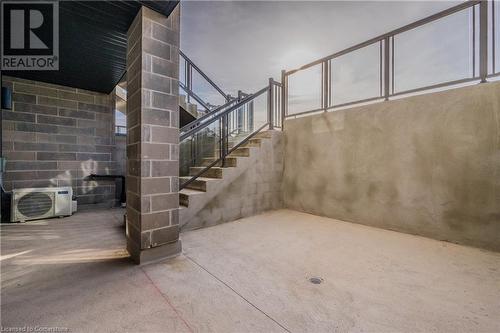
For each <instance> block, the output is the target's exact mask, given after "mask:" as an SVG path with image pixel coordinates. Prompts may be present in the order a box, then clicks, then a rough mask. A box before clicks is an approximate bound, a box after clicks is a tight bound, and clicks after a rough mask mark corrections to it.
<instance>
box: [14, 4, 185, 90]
mask: <svg viewBox="0 0 500 333" xmlns="http://www.w3.org/2000/svg"><path fill="white" fill-rule="evenodd" d="M178 2H179V1H178V0H176V1H135V0H134V1H60V2H59V71H4V74H5V75H10V76H15V77H20V78H25V79H29V80H36V81H43V82H48V83H55V84H60V85H65V86H70V87H75V88H81V89H87V90H92V91H98V92H103V93H110V92H111V91H112V90H113V89H114V87H115V85H116V84H117V83H118V82H119V80H120V78H121V77H122V76H123V74H124V73H125V70H126V52H127V30H128V28H129V26H130V24H131V23H132V21H133V20H134V18H135V16H136V15H137V13H138V11H139V9H140V8H141V5H144V6H146V7H149V8H151V9H153V10H155V11H157V12H160V13H163V14H164V15H167V16H168V15H169V14H170V13H171V12H172V10H173V9H174V7H175V6H176V5H177V3H178Z"/></svg>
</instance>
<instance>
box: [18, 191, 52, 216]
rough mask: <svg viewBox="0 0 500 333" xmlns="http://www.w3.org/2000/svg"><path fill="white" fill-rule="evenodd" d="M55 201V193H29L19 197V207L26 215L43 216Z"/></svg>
mask: <svg viewBox="0 0 500 333" xmlns="http://www.w3.org/2000/svg"><path fill="white" fill-rule="evenodd" d="M53 201H54V195H53V193H41V192H33V193H28V194H26V195H25V196H23V197H22V198H21V199H19V202H18V203H17V209H18V210H19V212H20V213H21V214H23V215H24V216H26V217H35V216H42V215H45V214H47V213H48V212H49V211H50V210H51V209H52V205H53Z"/></svg>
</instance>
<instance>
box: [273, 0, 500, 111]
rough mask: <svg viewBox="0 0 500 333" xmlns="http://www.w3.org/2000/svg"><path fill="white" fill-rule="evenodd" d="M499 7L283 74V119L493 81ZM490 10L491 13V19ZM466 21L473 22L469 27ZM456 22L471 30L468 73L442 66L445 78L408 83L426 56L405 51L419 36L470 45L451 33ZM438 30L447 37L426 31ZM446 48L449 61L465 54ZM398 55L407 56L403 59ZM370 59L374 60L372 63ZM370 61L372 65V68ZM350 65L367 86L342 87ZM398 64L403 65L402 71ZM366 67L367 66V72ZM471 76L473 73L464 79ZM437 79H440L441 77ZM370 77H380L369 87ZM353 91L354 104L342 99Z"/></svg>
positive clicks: (489, 5) (443, 18)
mask: <svg viewBox="0 0 500 333" xmlns="http://www.w3.org/2000/svg"><path fill="white" fill-rule="evenodd" d="M497 6H498V4H497V5H495V2H494V1H472V0H471V1H467V2H464V3H461V4H459V5H457V6H454V7H451V8H449V9H446V10H444V11H441V12H439V13H437V14H434V15H431V16H429V17H426V18H424V19H421V20H418V21H416V22H413V23H411V24H408V25H406V26H403V27H401V28H398V29H395V30H393V31H390V32H388V33H386V34H383V35H380V36H378V37H375V38H372V39H369V40H367V41H365V42H362V43H359V44H357V45H354V46H352V47H349V48H347V49H345V50H342V51H340V52H336V53H334V54H331V55H329V56H326V57H323V58H321V59H318V60H316V61H313V62H311V63H308V64H306V65H304V66H302V67H300V68H297V69H293V70H288V71H286V70H283V71H282V76H281V83H282V85H283V89H282V96H281V97H282V100H283V103H282V118H283V119H285V118H287V117H295V116H299V115H305V114H309V113H317V112H322V111H324V112H326V111H328V110H331V109H334V108H341V107H347V106H350V105H355V104H360V103H367V102H374V101H383V100H388V99H390V98H392V97H397V96H401V95H409V94H413V93H417V92H421V91H426V90H432V89H437V88H443V87H451V86H456V85H461V84H466V83H473V82H475V81H477V82H486V81H487V79H488V78H490V77H494V76H498V75H500V72H499V69H498V68H497V65H496V57H497V54H498V53H497V52H496V49H497V47H498V45H497V40H496V38H497V37H496V36H498V34H499V32H498V26H497V23H496V22H495V21H496V20H498V18H497V16H498V15H500V14H499V13H498V8H496V7H497ZM489 11H491V12H490V14H489V13H488V12H489ZM465 19H467V20H468V22H463V20H465ZM450 21H454V22H458V23H459V25H461V28H464V27H465V28H466V29H462V30H465V33H467V42H466V43H468V44H467V45H465V46H466V47H469V48H470V50H469V49H468V55H469V57H470V59H465V60H463V61H462V62H463V63H465V62H466V63H467V64H466V66H468V67H467V68H465V69H463V68H461V69H460V71H462V73H459V70H456V72H449V73H446V72H445V70H446V68H440V67H437V68H438V69H439V71H441V72H442V73H440V74H441V75H442V78H436V77H425V78H424V79H423V80H422V81H423V83H420V84H419V83H417V82H414V81H416V79H415V78H412V77H407V78H406V79H407V80H403V79H402V78H404V74H405V73H408V72H410V73H411V70H413V71H414V72H415V71H418V70H415V69H412V68H411V66H410V65H411V64H412V63H411V61H413V62H415V61H418V59H419V52H422V50H415V51H414V52H413V53H410V52H408V50H404V47H405V46H408V45H410V46H412V43H413V42H414V39H415V38H417V37H419V38H420V39H422V40H423V41H426V40H425V38H423V37H426V36H429V35H431V36H433V37H434V38H437V39H438V40H439V41H440V43H441V44H443V43H444V42H443V41H448V43H451V42H450V40H451V41H454V42H455V43H456V46H461V47H462V48H464V45H463V44H464V41H460V40H458V37H456V35H457V34H458V32H457V31H454V30H453V29H451V28H450V25H449V22H450ZM467 23H468V25H467ZM433 25H434V27H433V28H434V29H436V28H439V29H443V31H444V32H445V33H443V34H434V35H432V34H429V32H428V31H427V30H425V29H429V28H432V26H433ZM423 29H424V30H423ZM419 34H420V35H419ZM426 34H427V35H426ZM489 36H491V39H489ZM457 40H458V42H457ZM398 45H399V46H398ZM446 45H447V44H443V45H442V46H441V47H442V51H443V52H444V53H445V52H447V53H448V56H451V57H455V58H456V57H459V55H456V54H450V50H449V49H447V48H446ZM489 48H490V50H489ZM427 51H428V50H427ZM398 52H400V53H401V54H398ZM361 55H364V56H365V59H362V61H357V59H356V58H359V59H361ZM366 55H368V61H367V59H366ZM370 57H371V60H372V63H369V60H370V59H369V58H370ZM422 58H423V57H422ZM346 61H351V63H354V64H357V66H351V67H353V68H355V69H356V70H359V73H358V72H357V73H356V74H358V75H357V77H360V78H362V79H365V80H364V81H363V80H362V79H361V80H359V81H357V82H350V85H349V84H348V85H347V86H348V87H346V85H345V84H343V83H342V82H335V80H338V81H341V80H342V75H341V74H342V73H341V74H339V71H341V70H342V69H344V68H346V66H343V63H342V62H346ZM398 61H399V63H400V65H399V67H398ZM405 61H406V62H410V65H406V64H405ZM426 65H428V64H425V63H424V64H423V66H422V67H423V68H426V69H427V70H429V66H427V67H426ZM363 66H366V68H364V67H363ZM443 67H445V66H443ZM363 69H364V71H363ZM466 71H467V72H468V74H464V73H465V72H466ZM367 72H368V73H367ZM432 74H434V73H432ZM301 75H302V78H305V80H302V81H304V82H308V85H307V86H306V85H304V84H303V85H302V86H301V85H300V84H299V83H300V76H301ZM352 76H355V75H351V78H350V79H352ZM430 76H432V75H430ZM435 76H439V75H438V74H436V75H435ZM369 77H371V78H376V80H372V82H371V83H370V82H367V81H369V80H368V78H369ZM398 78H399V80H398ZM443 78H445V79H443ZM294 80H295V82H294ZM409 81H411V82H409ZM311 82H312V83H313V84H311ZM344 83H345V82H344ZM398 85H399V87H398ZM412 85H413V86H412ZM304 87H306V88H304ZM311 87H312V88H311ZM349 88H350V89H349ZM308 89H309V90H308ZM347 90H350V92H351V93H352V92H355V94H357V96H354V97H352V98H350V99H349V98H346V95H348V94H343V95H342V92H346V91H347Z"/></svg>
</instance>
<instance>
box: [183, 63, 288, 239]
mask: <svg viewBox="0 0 500 333" xmlns="http://www.w3.org/2000/svg"><path fill="white" fill-rule="evenodd" d="M181 60H182V61H183V62H181V68H184V75H181V78H183V79H184V80H182V79H181V80H180V82H179V87H180V89H181V92H180V94H179V106H180V110H181V116H180V124H181V128H180V131H179V132H180V140H179V141H180V145H179V164H180V165H179V166H180V172H179V173H180V177H179V189H180V191H179V202H180V216H179V217H180V224H181V227H182V228H183V229H184V230H186V229H196V228H199V227H203V226H207V225H213V224H214V223H215V224H217V223H220V222H225V221H227V220H228V219H229V217H228V216H232V217H234V218H233V219H235V218H238V216H240V215H241V214H242V210H244V209H247V210H249V211H251V212H252V213H255V212H256V211H259V210H263V209H270V208H267V207H268V205H262V204H260V203H254V205H253V206H252V207H250V208H249V207H243V206H244V205H243V206H242V205H241V203H237V204H238V205H239V206H241V207H240V208H239V211H238V209H232V208H233V207H229V209H227V208H228V207H225V205H226V202H222V203H221V202H220V201H217V197H218V198H221V196H222V197H224V201H228V202H236V201H238V200H241V199H242V198H244V196H242V193H243V192H242V191H236V192H234V191H233V190H234V187H235V186H237V185H235V184H241V179H239V177H240V176H242V175H243V174H244V173H245V172H254V173H255V172H256V170H257V169H258V168H261V167H262V165H264V164H265V163H262V156H263V154H267V155H271V156H272V154H273V153H272V152H273V138H274V136H273V132H274V133H276V132H277V131H272V130H271V129H273V127H274V126H279V125H280V124H281V107H280V105H281V93H280V92H281V84H280V83H278V82H275V81H273V80H272V79H270V81H269V85H267V86H265V87H264V88H262V89H261V90H259V91H257V92H255V93H254V94H244V93H242V92H241V91H239V92H238V98H232V97H231V96H229V95H227V94H225V93H224V92H223V91H222V90H221V89H220V88H219V87H218V86H217V85H216V84H215V83H214V82H213V81H212V80H210V78H208V76H206V74H204V73H203V72H202V71H201V70H200V69H199V68H198V67H197V66H196V65H195V64H194V63H193V62H192V61H191V60H190V59H189V58H188V57H186V56H185V55H184V54H183V53H181ZM193 71H195V72H197V75H196V76H193V75H192V72H193ZM193 78H196V80H200V78H201V79H202V80H204V83H205V84H204V85H203V84H201V85H200V82H199V81H198V82H193ZM201 86H204V87H209V88H208V90H210V91H211V93H209V92H208V91H207V90H197V91H196V92H194V91H192V89H194V88H200V87H201ZM202 97H209V99H208V101H207V99H205V98H202ZM209 101H211V103H210V102H209ZM195 103H196V104H195ZM214 104H217V105H218V106H214ZM263 148H264V149H263ZM270 160H272V158H271V159H270ZM257 164H258V165H257ZM267 169H269V166H268V167H267ZM271 169H272V166H271ZM259 172H261V173H266V170H260V171H259ZM266 177H267V178H265V179H266V184H265V185H264V186H263V188H265V187H266V186H270V185H269V184H270V183H272V182H273V180H272V177H271V176H270V175H267V176H266ZM252 178H254V177H252ZM262 179H264V178H262ZM246 185H250V187H252V186H254V185H256V184H246V183H243V184H242V185H241V186H242V187H245V186H246ZM275 187H276V186H275ZM255 188H257V187H255ZM256 190H257V189H256ZM275 192H276V191H275ZM228 193H232V194H231V195H232V196H233V197H229V198H227V200H226V196H227V194H228ZM270 193H271V191H270V190H269V191H267V192H266V195H269V194H270ZM260 197H262V196H259V198H260ZM276 197H279V195H276ZM271 201H272V200H268V202H271ZM210 205H212V206H210ZM222 206H224V207H225V208H221V207H222ZM254 207H256V209H254ZM217 209H219V211H224V216H217V214H208V215H207V212H208V213H209V212H213V211H217ZM231 210H233V213H235V212H236V211H238V212H237V213H238V214H232V215H231V214H228V212H229V211H231Z"/></svg>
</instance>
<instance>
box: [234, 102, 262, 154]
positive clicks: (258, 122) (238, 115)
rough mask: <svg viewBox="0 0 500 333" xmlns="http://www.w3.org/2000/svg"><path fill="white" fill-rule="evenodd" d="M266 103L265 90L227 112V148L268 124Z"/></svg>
mask: <svg viewBox="0 0 500 333" xmlns="http://www.w3.org/2000/svg"><path fill="white" fill-rule="evenodd" d="M267 103H268V102H267V92H264V93H261V94H260V95H258V96H256V97H255V98H253V99H252V100H251V101H249V102H247V103H244V104H243V105H242V106H241V107H240V108H237V109H235V110H233V111H231V112H229V113H228V114H227V122H228V131H227V142H228V149H229V150H230V149H231V148H233V147H235V146H236V145H238V144H239V143H241V142H242V141H243V140H245V139H246V138H247V137H248V136H250V135H251V134H253V133H254V132H256V131H258V130H259V129H261V128H262V127H263V126H265V125H266V124H268V104H267Z"/></svg>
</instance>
